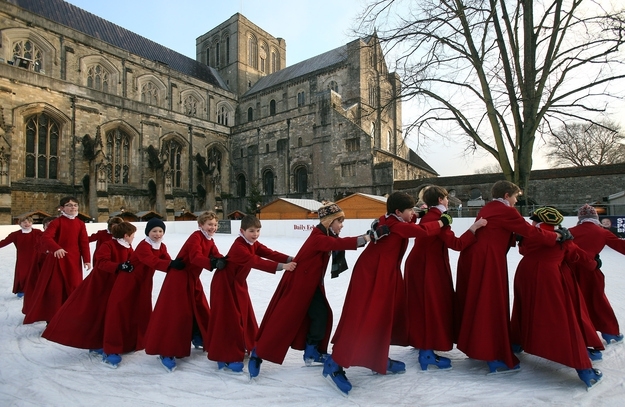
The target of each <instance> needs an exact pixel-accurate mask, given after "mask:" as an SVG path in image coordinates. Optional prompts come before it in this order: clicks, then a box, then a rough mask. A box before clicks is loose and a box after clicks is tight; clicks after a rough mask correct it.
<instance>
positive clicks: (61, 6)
mask: <svg viewBox="0 0 625 407" xmlns="http://www.w3.org/2000/svg"><path fill="white" fill-rule="evenodd" d="M8 2H9V3H11V4H14V5H16V6H18V7H21V8H23V9H26V10H28V11H30V12H32V13H34V14H38V15H40V16H42V17H44V18H47V19H48V20H52V21H54V22H56V23H58V24H62V25H64V26H67V27H69V28H71V29H74V30H76V31H80V32H82V33H83V34H86V35H89V36H91V37H94V38H97V39H99V40H102V41H104V42H107V43H109V44H111V45H114V46H116V47H119V48H122V49H124V50H126V51H128V52H130V53H132V54H136V55H139V56H141V57H143V58H146V59H149V60H152V61H157V62H160V63H163V64H166V65H168V66H169V67H170V68H171V69H173V70H176V71H178V72H180V73H183V74H185V75H189V76H191V77H194V78H196V79H199V80H201V81H204V82H207V83H210V84H211V85H214V86H217V87H220V88H224V89H227V86H226V85H225V84H224V83H223V81H222V80H221V79H220V78H219V75H217V73H216V72H215V71H214V70H213V69H212V68H210V67H208V66H207V65H205V64H202V63H200V62H197V61H196V60H194V59H192V58H189V57H187V56H185V55H182V54H180V53H178V52H176V51H174V50H172V49H169V48H167V47H165V46H163V45H160V44H157V43H156V42H154V41H151V40H149V39H147V38H145V37H142V36H140V35H139V34H135V33H133V32H132V31H129V30H127V29H125V28H123V27H120V26H118V25H117V24H113V23H111V22H110V21H107V20H105V19H103V18H101V17H98V16H96V15H95V14H91V13H89V12H87V11H85V10H83V9H81V8H79V7H76V6H74V5H72V4H69V3H66V2H65V1H63V0H8Z"/></svg>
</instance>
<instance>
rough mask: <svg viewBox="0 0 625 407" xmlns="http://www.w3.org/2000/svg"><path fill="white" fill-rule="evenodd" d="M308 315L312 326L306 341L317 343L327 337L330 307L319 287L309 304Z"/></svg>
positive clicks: (312, 343) (311, 343)
mask: <svg viewBox="0 0 625 407" xmlns="http://www.w3.org/2000/svg"><path fill="white" fill-rule="evenodd" d="M308 317H309V318H310V328H309V329H308V335H307V336H306V343H308V344H310V345H317V344H318V343H319V342H321V340H322V339H323V338H324V337H325V335H326V324H327V323H328V307H327V305H326V301H325V298H324V296H323V293H322V292H321V288H319V287H317V290H316V291H315V294H314V295H313V298H312V301H311V302H310V305H309V306H308Z"/></svg>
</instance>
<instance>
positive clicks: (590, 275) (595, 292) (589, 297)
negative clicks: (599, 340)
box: [570, 204, 625, 359]
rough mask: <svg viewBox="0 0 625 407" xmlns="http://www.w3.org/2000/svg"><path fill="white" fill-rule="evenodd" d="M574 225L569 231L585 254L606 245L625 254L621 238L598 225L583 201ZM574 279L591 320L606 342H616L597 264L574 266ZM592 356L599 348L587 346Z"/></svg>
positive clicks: (613, 318)
mask: <svg viewBox="0 0 625 407" xmlns="http://www.w3.org/2000/svg"><path fill="white" fill-rule="evenodd" d="M577 218H578V222H577V226H573V227H572V228H571V229H570V231H571V234H572V235H573V237H574V238H575V244H576V245H577V246H579V247H580V248H581V249H582V250H584V251H585V252H586V253H587V254H588V255H589V256H592V257H598V256H599V253H601V250H603V249H604V248H605V247H606V246H608V247H609V248H611V249H614V250H616V251H617V252H619V253H621V254H625V240H624V239H620V238H618V236H616V235H615V234H614V233H612V232H611V231H609V230H608V229H605V228H603V227H602V225H601V223H600V222H599V216H597V210H596V209H595V208H593V207H592V206H590V205H588V204H586V205H584V206H582V207H581V208H580V209H579V210H578V212H577ZM573 270H574V271H575V275H576V277H577V281H578V283H579V286H580V288H581V290H582V293H583V295H584V300H585V301H586V306H587V307H588V313H589V314H590V318H591V320H592V323H593V324H594V326H595V328H596V329H597V331H600V332H601V336H602V337H603V339H604V340H605V341H606V343H607V344H610V343H611V342H612V341H614V342H616V343H618V342H622V341H623V334H622V333H621V330H620V327H619V323H618V320H617V319H616V315H615V314H614V310H613V309H612V305H610V301H609V300H608V297H607V296H606V295H605V275H604V274H603V272H602V271H601V270H600V269H599V268H598V269H596V270H593V271H592V272H586V271H584V270H577V268H576V267H573ZM591 353H593V357H594V358H595V359H601V352H600V351H599V350H591Z"/></svg>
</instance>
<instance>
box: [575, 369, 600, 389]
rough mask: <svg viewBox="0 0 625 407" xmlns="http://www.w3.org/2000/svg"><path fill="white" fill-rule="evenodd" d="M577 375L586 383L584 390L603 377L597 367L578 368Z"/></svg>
mask: <svg viewBox="0 0 625 407" xmlns="http://www.w3.org/2000/svg"><path fill="white" fill-rule="evenodd" d="M577 375H578V376H579V378H580V379H582V381H583V382H584V383H586V390H590V389H591V388H592V387H594V386H596V385H597V384H598V383H599V381H600V380H601V379H602V378H603V373H601V371H600V370H599V369H578V370H577Z"/></svg>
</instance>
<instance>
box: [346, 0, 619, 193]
mask: <svg viewBox="0 0 625 407" xmlns="http://www.w3.org/2000/svg"><path fill="white" fill-rule="evenodd" d="M614 4H616V3H614ZM619 4H622V3H619ZM618 7H622V6H618ZM360 21H361V22H362V23H361V25H360V27H359V29H358V30H359V31H362V33H365V32H373V31H374V30H375V32H376V34H377V37H378V38H379V41H380V43H381V44H382V46H383V49H384V51H385V52H386V54H387V55H397V57H396V67H395V69H396V70H397V72H398V73H399V75H400V77H401V80H402V89H401V92H400V94H399V95H396V97H401V98H403V99H404V100H414V101H415V102H418V103H419V108H420V111H421V113H420V114H419V115H418V117H416V118H415V119H414V120H412V119H411V123H410V124H409V125H408V128H407V132H408V134H409V135H410V133H411V132H416V133H417V137H419V138H421V137H429V136H430V135H439V136H440V135H443V136H447V137H452V138H456V137H461V136H462V137H464V140H466V142H467V148H468V149H473V150H475V149H477V148H482V149H484V150H486V151H487V152H488V153H490V154H491V155H492V156H493V157H495V159H496V160H497V162H498V163H499V164H500V165H501V168H502V170H503V173H504V175H505V177H506V178H507V179H508V180H510V181H513V182H515V183H517V184H519V185H520V186H521V187H522V188H525V187H526V186H527V183H528V181H529V175H530V170H531V168H532V154H533V150H534V143H535V141H536V135H537V134H540V131H548V130H549V129H550V128H551V127H558V126H560V125H561V124H562V123H564V121H565V120H570V119H571V118H574V119H576V120H582V121H590V122H592V121H593V118H594V117H596V116H597V115H598V113H599V112H602V111H604V110H605V107H606V103H607V99H609V98H610V97H614V96H612V95H611V89H613V88H614V86H615V85H614V82H616V81H617V80H622V79H623V78H625V70H624V69H623V67H622V64H623V59H624V58H623V54H622V51H621V50H620V49H619V47H620V46H622V44H623V42H624V41H625V37H624V35H625V24H624V21H625V10H623V9H622V8H621V9H619V10H614V9H606V8H604V7H603V6H602V3H601V1H599V0H597V1H592V0H568V1H563V0H551V1H550V0H517V1H512V0H419V1H409V0H406V1H402V0H378V1H373V2H370V3H369V5H368V6H367V7H366V8H365V10H364V11H363V14H362V16H361V19H360Z"/></svg>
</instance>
